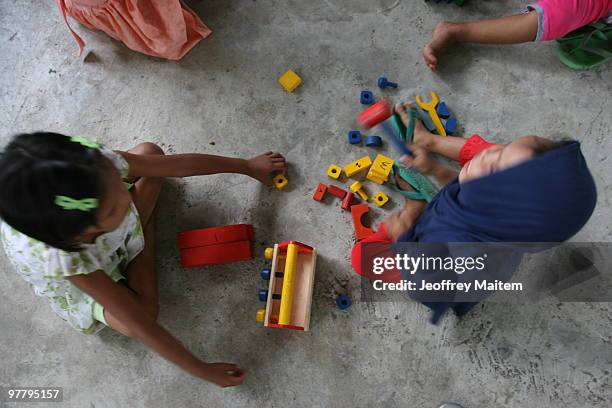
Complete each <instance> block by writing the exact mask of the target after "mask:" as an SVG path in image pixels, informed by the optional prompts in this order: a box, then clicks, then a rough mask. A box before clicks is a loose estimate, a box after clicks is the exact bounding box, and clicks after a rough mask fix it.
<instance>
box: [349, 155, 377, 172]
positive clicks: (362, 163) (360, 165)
mask: <svg viewBox="0 0 612 408" xmlns="http://www.w3.org/2000/svg"><path fill="white" fill-rule="evenodd" d="M371 165H372V159H370V156H364V157H362V158H361V159H359V160H356V161H354V162H352V163H349V164H347V165H346V166H344V173H346V175H347V176H348V177H353V176H354V175H355V174H357V173H359V172H362V171H364V170H367V169H369V168H370V166H371Z"/></svg>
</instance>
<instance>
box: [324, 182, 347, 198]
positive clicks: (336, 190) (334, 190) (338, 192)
mask: <svg viewBox="0 0 612 408" xmlns="http://www.w3.org/2000/svg"><path fill="white" fill-rule="evenodd" d="M327 192H328V193H329V194H331V195H333V196H334V197H338V198H340V199H343V198H344V196H345V195H346V191H344V190H343V189H341V188H340V187H336V186H333V185H331V184H330V185H329V186H327Z"/></svg>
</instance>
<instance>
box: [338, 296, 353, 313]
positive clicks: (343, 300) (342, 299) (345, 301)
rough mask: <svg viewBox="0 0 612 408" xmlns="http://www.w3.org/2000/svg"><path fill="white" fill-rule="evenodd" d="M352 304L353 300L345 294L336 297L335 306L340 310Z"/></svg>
mask: <svg viewBox="0 0 612 408" xmlns="http://www.w3.org/2000/svg"><path fill="white" fill-rule="evenodd" d="M352 304H353V301H352V300H351V298H350V297H349V296H347V295H340V296H338V297H337V298H336V306H338V309H340V310H344V309H348V308H349V307H351V305H352Z"/></svg>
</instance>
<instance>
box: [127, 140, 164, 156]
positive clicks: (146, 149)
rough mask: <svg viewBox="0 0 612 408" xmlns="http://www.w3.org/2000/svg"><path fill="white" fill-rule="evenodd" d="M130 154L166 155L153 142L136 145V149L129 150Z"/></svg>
mask: <svg viewBox="0 0 612 408" xmlns="http://www.w3.org/2000/svg"><path fill="white" fill-rule="evenodd" d="M130 152H131V153H134V154H157V155H164V154H166V153H165V152H164V149H162V148H161V147H160V146H159V145H157V144H155V143H153V142H143V143H140V144H138V145H136V147H134V148H133V149H131V150H130Z"/></svg>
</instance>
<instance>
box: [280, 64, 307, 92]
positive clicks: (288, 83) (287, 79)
mask: <svg viewBox="0 0 612 408" xmlns="http://www.w3.org/2000/svg"><path fill="white" fill-rule="evenodd" d="M278 83H279V84H281V86H282V87H283V88H285V91H287V92H293V91H295V88H297V87H298V86H300V85H301V84H302V78H300V76H299V75H298V74H296V73H295V71H293V70H291V69H290V70H288V71H287V72H285V73H284V74H283V75H281V77H280V78H278Z"/></svg>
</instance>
